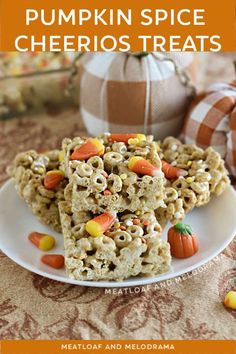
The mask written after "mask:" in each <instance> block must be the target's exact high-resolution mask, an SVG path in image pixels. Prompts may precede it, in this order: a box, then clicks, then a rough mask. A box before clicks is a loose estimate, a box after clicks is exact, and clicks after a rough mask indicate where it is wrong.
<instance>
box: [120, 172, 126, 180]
mask: <svg viewBox="0 0 236 354" xmlns="http://www.w3.org/2000/svg"><path fill="white" fill-rule="evenodd" d="M127 177H128V176H127V174H126V173H122V174H121V175H120V178H121V179H126V178H127Z"/></svg>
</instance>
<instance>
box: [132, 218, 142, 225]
mask: <svg viewBox="0 0 236 354" xmlns="http://www.w3.org/2000/svg"><path fill="white" fill-rule="evenodd" d="M140 222H141V221H140V219H137V218H136V219H133V224H134V225H138V224H140Z"/></svg>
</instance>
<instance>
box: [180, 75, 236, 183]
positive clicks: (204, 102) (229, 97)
mask: <svg viewBox="0 0 236 354" xmlns="http://www.w3.org/2000/svg"><path fill="white" fill-rule="evenodd" d="M182 137H183V140H184V142H186V143H190V144H196V145H198V146H200V147H203V148H206V147H208V146H212V147H213V148H214V149H215V150H216V151H218V152H219V153H220V155H221V157H223V158H225V160H226V164H227V167H228V169H229V171H230V173H231V174H232V175H233V176H234V177H236V82H234V83H232V84H220V83H218V84H214V85H212V86H210V87H209V88H208V90H207V91H206V92H205V93H203V94H201V95H199V96H198V97H196V99H195V100H194V101H193V103H192V105H191V107H190V110H189V112H188V114H187V118H186V122H185V125H184V128H183V134H182Z"/></svg>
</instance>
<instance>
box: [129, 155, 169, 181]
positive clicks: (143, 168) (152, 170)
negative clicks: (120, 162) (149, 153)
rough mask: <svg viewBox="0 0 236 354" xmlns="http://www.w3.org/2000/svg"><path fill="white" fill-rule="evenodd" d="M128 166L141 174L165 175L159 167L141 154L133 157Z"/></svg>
mask: <svg viewBox="0 0 236 354" xmlns="http://www.w3.org/2000/svg"><path fill="white" fill-rule="evenodd" d="M128 168H129V169H130V171H132V172H135V173H138V174H140V175H148V176H152V177H155V176H163V173H162V172H161V171H160V170H159V168H158V167H156V166H154V165H152V164H151V163H150V162H149V161H147V160H145V159H144V158H143V157H140V156H133V157H131V159H130V160H129V163H128Z"/></svg>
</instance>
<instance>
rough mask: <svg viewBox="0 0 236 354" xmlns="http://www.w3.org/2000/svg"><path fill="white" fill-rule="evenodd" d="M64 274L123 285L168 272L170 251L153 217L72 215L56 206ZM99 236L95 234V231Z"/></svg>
mask: <svg viewBox="0 0 236 354" xmlns="http://www.w3.org/2000/svg"><path fill="white" fill-rule="evenodd" d="M59 210H60V215H61V223H62V229H63V235H64V245H65V266H66V271H67V274H68V276H69V277H70V278H72V279H77V280H116V281H122V280H123V279H127V278H129V277H131V276H137V275H143V276H145V275H146V276H154V275H157V274H161V273H164V272H166V271H168V270H169V268H170V262H171V256H170V247H169V244H168V243H167V242H166V241H163V240H162V238H161V232H162V229H161V227H160V224H159V223H158V222H157V220H156V218H155V216H154V213H153V212H148V213H141V214H140V215H139V216H137V215H136V214H132V213H127V212H126V213H121V214H117V215H116V214H115V213H114V212H105V213H103V214H100V215H98V216H94V215H93V214H92V213H90V212H83V211H82V212H81V211H80V212H74V213H73V212H72V210H71V206H70V203H69V202H61V203H59ZM99 230H100V231H101V232H98V231H99Z"/></svg>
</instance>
